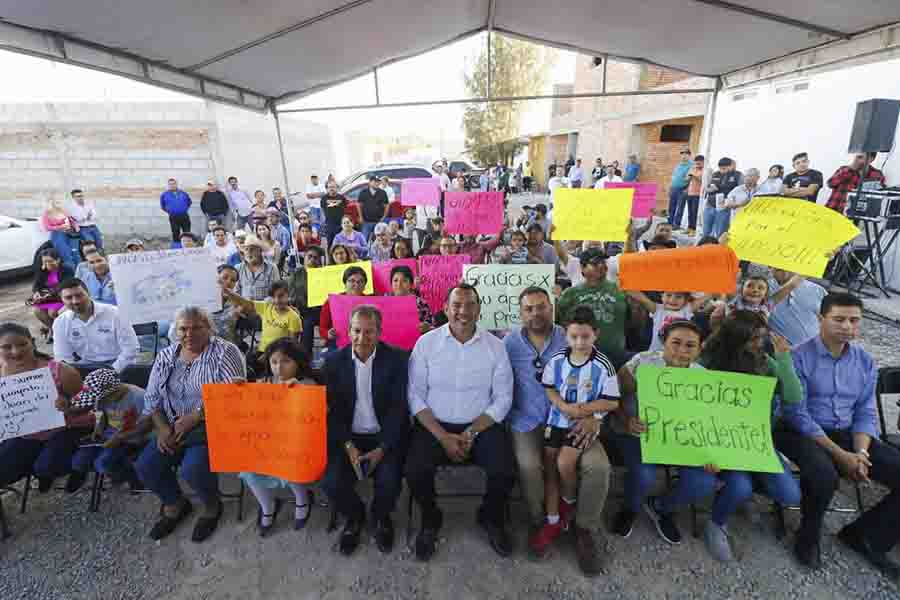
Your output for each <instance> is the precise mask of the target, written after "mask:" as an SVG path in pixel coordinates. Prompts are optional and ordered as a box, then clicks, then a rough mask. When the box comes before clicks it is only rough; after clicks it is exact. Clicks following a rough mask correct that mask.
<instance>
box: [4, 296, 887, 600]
mask: <svg viewBox="0 0 900 600" xmlns="http://www.w3.org/2000/svg"><path fill="white" fill-rule="evenodd" d="M28 288H29V282H28V281H24V280H19V281H17V282H11V283H10V282H7V283H6V284H2V285H0V313H2V315H0V319H3V320H6V319H15V320H20V321H22V322H28V323H29V324H30V325H32V326H34V325H35V323H34V322H33V319H31V318H30V316H27V315H26V313H25V310H24V307H21V298H22V297H24V292H25V290H27V289H28ZM19 307H21V308H19ZM896 340H897V329H893V328H891V327H889V326H886V325H883V324H880V323H876V322H874V321H870V320H866V321H865V323H864V327H863V343H864V344H865V346H866V347H867V349H868V350H869V351H870V352H872V353H873V354H874V355H875V358H876V360H877V361H878V364H879V365H900V348H898V345H897V342H896ZM888 408H889V413H888V421H889V423H890V426H891V428H892V429H893V430H896V423H897V411H896V408H895V407H894V406H893V403H889V407H888ZM447 479H448V480H447V481H444V482H443V483H444V484H445V487H452V488H453V489H460V488H464V487H465V488H473V487H474V488H477V487H479V481H478V479H477V477H473V476H472V475H471V474H467V473H465V472H454V473H453V475H448V476H447ZM236 485H237V483H236V480H235V479H234V478H233V477H231V476H228V477H226V478H225V480H224V484H223V487H224V488H226V489H229V490H233V489H235V486H236ZM621 486H622V473H621V471H620V470H617V471H616V472H615V474H614V482H613V491H612V496H611V498H610V501H609V505H608V508H607V513H608V515H609V516H610V517H611V516H612V515H613V514H614V512H615V511H616V510H617V509H618V507H619V505H620V503H621ZM19 487H21V485H20V486H19ZM87 488H88V486H85V488H84V490H83V491H81V492H79V493H78V494H75V495H66V494H65V493H63V492H61V491H52V492H50V493H48V494H45V495H39V494H37V493H36V491H35V493H34V494H33V495H32V496H31V498H30V501H29V506H28V511H27V513H26V514H24V515H20V514H19V513H18V503H17V498H15V497H13V496H12V495H9V494H7V495H4V496H3V498H2V500H3V502H4V506H5V508H6V513H7V516H8V518H9V521H10V525H11V528H12V530H13V537H12V538H11V539H9V540H6V541H4V542H0V599H2V600H14V599H28V600H45V599H46V600H49V599H53V600H56V599H69V598H71V599H73V600H75V599H77V600H94V599H98V600H108V599H111V600H138V599H148V600H149V599H152V600H169V599H172V600H175V599H177V600H201V599H210V598H223V599H224V598H235V599H237V598H240V599H242V600H243V599H256V598H273V599H275V598H284V599H287V598H292V599H293V598H304V599H305V598H310V599H312V598H328V599H342V598H361V597H368V598H396V599H404V600H405V599H426V598H428V599H444V598H448V599H449V598H491V599H501V598H509V599H516V600H520V599H522V598H546V599H554V600H581V599H588V598H605V597H610V596H616V597H618V598H622V599H631V598H634V599H637V598H667V599H680V598H684V599H697V598H704V599H706V598H708V599H714V598H766V599H767V600H770V599H775V598H785V599H789V600H797V599H800V598H816V599H817V600H825V599H830V598H834V599H843V598H848V597H857V598H862V597H865V598H866V599H867V600H875V599H887V598H897V599H900V589H898V587H897V585H896V584H895V583H892V582H889V581H888V580H886V579H885V578H884V577H882V576H881V575H880V574H878V573H876V572H875V571H874V570H873V569H871V568H870V567H869V566H868V565H867V564H866V563H864V562H863V561H862V560H860V559H859V558H858V557H857V556H856V555H854V554H852V553H851V552H850V551H848V550H846V549H844V548H843V547H841V546H839V545H837V544H836V538H835V537H834V534H835V533H836V532H837V531H838V530H839V529H840V527H841V526H843V524H845V523H846V522H847V521H848V517H847V516H846V515H842V514H836V513H831V514H829V515H828V517H827V520H826V532H825V536H824V540H823V556H824V559H825V563H826V565H827V566H826V568H824V569H822V570H821V571H817V572H809V571H808V570H806V569H805V568H803V567H801V566H799V565H797V564H796V563H795V561H794V560H793V558H792V555H791V553H790V550H789V548H790V543H791V542H792V536H789V537H788V539H786V540H784V541H781V542H779V541H777V540H776V539H775V537H774V528H773V521H772V519H771V518H770V516H769V505H768V503H767V502H765V501H764V500H763V499H761V498H756V499H754V501H753V502H752V503H751V504H750V506H748V508H747V510H746V511H742V512H740V513H739V514H737V515H736V516H735V518H734V519H733V521H732V523H731V526H730V530H731V535H732V539H733V543H734V547H735V551H736V554H738V557H739V560H738V562H736V563H734V564H731V565H722V564H719V563H717V562H715V561H714V560H713V559H711V558H710V557H709V555H708V554H707V553H706V550H705V548H704V547H703V542H702V540H699V539H695V538H693V537H691V535H690V514H689V512H688V511H685V512H684V513H683V514H681V515H680V524H681V528H682V532H683V534H684V538H685V539H684V542H683V543H682V545H681V546H680V547H672V546H669V545H668V544H666V543H665V542H664V541H662V540H661V539H660V538H659V537H658V536H657V534H656V531H655V529H654V528H653V526H652V525H651V523H650V522H649V521H648V520H647V519H646V518H645V517H642V518H641V519H639V520H638V522H637V524H636V526H635V530H634V533H633V534H632V535H631V537H630V538H629V539H627V540H623V539H620V538H616V537H613V536H611V535H607V536H606V541H605V544H606V549H607V553H608V556H609V564H608V567H607V569H606V572H605V573H604V574H603V575H601V576H599V577H597V578H594V579H586V578H584V577H583V576H582V575H581V574H580V571H579V570H578V568H577V565H576V562H575V553H574V547H573V542H572V539H571V537H563V538H561V539H560V541H559V542H558V544H557V546H556V547H555V549H554V552H553V554H552V556H551V557H550V558H549V559H547V560H546V561H544V562H534V561H531V560H529V559H528V558H527V556H526V552H525V546H526V529H527V526H526V524H525V523H526V513H525V507H524V505H523V504H522V503H520V502H515V503H513V514H512V520H513V524H514V526H513V527H514V529H515V531H516V548H517V550H516V553H515V554H514V556H513V557H512V558H510V559H500V558H498V557H497V556H496V555H495V554H494V553H493V551H491V550H490V548H489V547H488V545H487V542H486V540H485V537H484V535H483V534H482V532H481V530H480V529H479V528H478V527H477V525H476V524H475V510H476V506H477V501H476V500H474V499H471V498H465V499H445V500H442V501H441V506H442V507H443V509H444V511H445V517H446V518H445V527H444V529H443V531H442V538H441V541H440V544H439V547H438V553H437V555H436V556H435V558H434V559H433V560H432V561H431V563H429V564H427V565H423V564H420V563H418V562H416V561H415V560H414V558H413V557H412V555H411V552H410V551H409V549H408V548H406V546H405V544H404V535H405V529H406V514H405V513H406V495H405V494H404V495H403V497H401V500H400V504H399V507H400V508H399V509H398V511H397V513H396V518H395V522H396V524H397V542H398V543H397V546H396V547H395V549H394V552H393V554H391V555H389V556H383V555H381V554H380V553H379V552H378V550H377V549H376V548H375V545H374V543H373V542H372V541H371V540H368V539H367V540H365V541H364V543H363V545H362V547H361V548H360V549H359V551H358V552H357V553H356V555H355V556H353V557H352V558H349V559H348V558H344V557H342V556H340V555H339V554H338V553H337V552H336V551H335V549H334V546H335V543H336V541H337V537H338V533H337V532H334V533H332V534H328V533H327V532H326V531H325V529H326V523H327V521H328V514H327V513H328V510H327V509H322V508H321V507H317V508H316V510H315V511H314V512H313V515H312V519H311V520H310V523H309V525H308V526H307V529H306V530H304V531H302V532H294V531H293V530H292V528H291V519H290V515H289V513H290V512H291V511H290V510H286V511H284V512H283V513H282V515H281V516H280V519H279V522H278V525H277V527H278V531H277V532H276V533H275V534H274V535H273V536H272V537H270V538H268V539H265V540H261V539H260V538H259V537H258V536H257V534H256V531H255V516H256V506H255V502H254V501H253V499H252V497H251V496H250V495H249V494H248V495H247V497H246V501H245V515H244V519H243V521H242V522H240V523H239V522H237V519H236V505H235V503H234V502H233V501H229V502H227V506H226V511H225V516H224V518H223V520H222V522H221V525H220V529H219V530H218V531H217V532H216V533H215V535H214V536H213V538H212V539H211V540H210V541H208V542H207V543H205V544H202V545H197V544H194V543H192V542H191V541H190V524H186V525H183V526H182V527H181V528H180V529H179V530H178V531H177V532H176V534H174V535H173V536H171V537H170V538H169V539H166V540H164V541H163V542H161V543H155V542H153V541H151V540H150V539H149V538H148V537H147V533H148V531H149V529H150V526H151V524H152V521H153V520H154V518H155V515H156V511H157V509H158V502H157V501H156V500H155V499H154V498H153V497H152V496H150V495H146V494H143V495H136V496H135V495H130V494H127V493H124V492H113V491H110V492H107V493H105V494H104V496H103V503H102V505H101V508H100V511H99V512H97V513H89V512H88V511H87V504H88V497H89V492H88V491H87ZM439 489H442V488H441V487H439ZM864 493H865V498H866V505H867V506H871V505H872V504H873V503H874V502H875V501H876V500H877V497H878V496H879V495H880V494H882V493H883V492H882V491H881V490H879V489H878V488H877V487H876V486H871V487H867V488H866V489H865V490H864ZM838 499H839V501H840V503H841V505H844V506H852V505H853V496H852V488H851V487H850V486H847V485H845V486H844V488H843V489H842V493H841V494H840V495H839V498H838ZM705 519H706V515H705V514H701V515H700V523H701V527H702V525H703V523H704V522H705ZM798 519H799V514H798V513H797V512H790V511H789V512H788V513H787V521H788V527H789V529H791V530H793V529H794V528H796V526H797V523H798ZM886 525H889V526H892V527H896V526H897V523H892V524H886ZM895 556H896V557H897V558H900V556H897V554H896V551H895Z"/></svg>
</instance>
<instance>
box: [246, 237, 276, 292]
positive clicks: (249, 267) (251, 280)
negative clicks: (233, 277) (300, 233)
mask: <svg viewBox="0 0 900 600" xmlns="http://www.w3.org/2000/svg"><path fill="white" fill-rule="evenodd" d="M265 249H266V247H265V246H264V245H263V243H262V242H261V241H260V239H259V238H258V237H256V236H255V235H248V236H247V238H246V239H245V240H244V260H243V261H241V265H240V266H239V267H238V268H237V270H238V292H237V294H238V295H239V296H243V297H244V298H246V299H247V300H253V301H256V302H261V301H263V300H265V299H266V298H267V297H268V296H269V289H270V288H271V287H272V284H273V283H274V282H276V281H278V280H279V279H281V275H280V274H279V272H278V267H276V266H275V265H273V264H272V263H270V262H268V261H267V260H265V259H263V252H264V251H265Z"/></svg>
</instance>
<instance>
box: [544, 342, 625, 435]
mask: <svg viewBox="0 0 900 600" xmlns="http://www.w3.org/2000/svg"><path fill="white" fill-rule="evenodd" d="M571 353H572V350H571V349H570V348H566V349H565V350H562V351H561V352H557V353H556V354H554V355H553V356H552V357H551V358H550V362H548V363H547V366H546V367H544V375H543V378H542V383H543V384H544V387H546V388H549V389H555V390H556V391H557V392H558V393H559V395H560V396H561V397H562V399H563V401H564V402H566V403H568V404H586V403H588V402H593V401H594V400H618V399H619V380H618V379H617V378H616V370H615V369H614V368H613V366H612V363H611V362H609V359H608V358H606V357H605V356H603V355H602V354H600V352H598V351H597V350H596V349H595V350H594V352H593V353H592V354H591V357H590V358H589V359H588V360H587V361H585V362H584V363H582V364H580V365H575V364H572V361H571V359H570V355H571ZM571 424H572V423H571V421H570V420H569V418H568V417H567V416H566V415H564V414H563V413H562V412H561V411H560V410H559V409H558V408H557V407H556V406H551V407H550V414H549V415H548V416H547V425H551V426H553V427H562V428H568V427H570V426H571Z"/></svg>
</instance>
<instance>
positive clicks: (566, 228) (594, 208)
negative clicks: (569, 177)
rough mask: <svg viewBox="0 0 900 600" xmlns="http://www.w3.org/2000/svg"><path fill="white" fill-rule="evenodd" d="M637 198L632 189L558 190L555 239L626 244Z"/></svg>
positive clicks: (554, 204) (554, 203) (554, 207)
mask: <svg viewBox="0 0 900 600" xmlns="http://www.w3.org/2000/svg"><path fill="white" fill-rule="evenodd" d="M633 197H634V189H631V188H625V189H614V190H583V189H569V188H558V189H557V190H556V191H555V192H554V193H553V224H554V225H555V226H556V229H555V230H554V232H553V237H554V239H558V240H591V241H603V242H624V241H625V238H626V236H627V232H628V223H629V221H630V220H631V201H632V198H633Z"/></svg>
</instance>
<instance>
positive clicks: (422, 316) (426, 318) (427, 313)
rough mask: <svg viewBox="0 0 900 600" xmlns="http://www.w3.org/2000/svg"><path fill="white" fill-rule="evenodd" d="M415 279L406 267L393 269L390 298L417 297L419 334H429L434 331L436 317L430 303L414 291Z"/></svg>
mask: <svg viewBox="0 0 900 600" xmlns="http://www.w3.org/2000/svg"><path fill="white" fill-rule="evenodd" d="M414 283H415V277H414V276H413V272H412V269H410V268H409V267H407V266H406V265H398V266H396V267H394V268H393V269H391V291H390V293H389V294H387V295H388V296H415V297H416V308H417V309H418V311H419V333H428V332H429V331H431V330H432V329H434V316H433V315H432V314H431V308H430V307H429V306H428V303H427V302H425V300H424V299H423V298H422V296H420V295H419V293H418V292H417V291H416V290H415V289H413V285H414Z"/></svg>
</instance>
